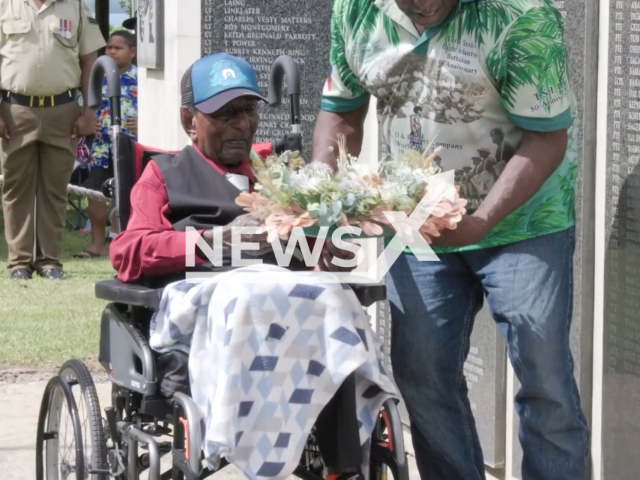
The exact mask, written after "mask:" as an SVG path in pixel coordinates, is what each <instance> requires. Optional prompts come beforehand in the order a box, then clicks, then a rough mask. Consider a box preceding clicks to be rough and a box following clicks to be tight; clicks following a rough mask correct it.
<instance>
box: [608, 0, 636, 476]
mask: <svg viewBox="0 0 640 480" xmlns="http://www.w3.org/2000/svg"><path fill="white" fill-rule="evenodd" d="M609 1H610V4H609V8H610V18H609V26H610V28H609V32H607V34H608V36H609V51H610V55H609V79H608V85H609V88H608V92H607V116H608V122H607V123H608V129H607V157H608V158H607V197H606V236H607V251H606V256H605V312H604V369H603V398H602V409H603V411H602V455H603V458H602V474H603V480H637V479H638V478H639V477H640V473H639V472H640V459H639V453H640V446H639V445H640V1H633V0H609Z"/></svg>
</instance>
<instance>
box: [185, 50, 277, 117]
mask: <svg viewBox="0 0 640 480" xmlns="http://www.w3.org/2000/svg"><path fill="white" fill-rule="evenodd" d="M181 89H182V105H183V106H190V107H191V106H192V107H195V108H197V109H198V110H200V111H201V112H202V113H206V114H210V113H214V112H216V111H218V110H220V109H221V108H222V107H224V106H225V105H226V104H227V103H229V102H230V101H232V100H235V99H236V98H238V97H245V96H249V97H254V98H257V99H259V100H262V101H265V102H266V101H267V100H266V99H265V98H264V97H263V96H262V92H260V87H259V86H258V78H257V77H256V72H255V71H254V70H253V67H252V66H251V65H249V63H248V62H246V61H245V60H243V59H242V58H239V57H234V56H233V55H228V54H226V53H215V54H213V55H208V56H206V57H202V58H200V59H199V60H196V61H195V63H194V64H193V65H191V67H189V69H188V70H187V71H186V73H185V74H184V77H182V88H181Z"/></svg>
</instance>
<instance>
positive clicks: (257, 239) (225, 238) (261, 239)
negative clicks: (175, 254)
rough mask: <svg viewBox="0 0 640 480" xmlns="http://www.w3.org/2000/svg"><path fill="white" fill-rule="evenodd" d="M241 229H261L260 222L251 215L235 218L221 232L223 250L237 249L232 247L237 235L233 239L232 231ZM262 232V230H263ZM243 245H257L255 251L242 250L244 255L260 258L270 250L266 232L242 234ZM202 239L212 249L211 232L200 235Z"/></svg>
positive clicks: (212, 238)
mask: <svg viewBox="0 0 640 480" xmlns="http://www.w3.org/2000/svg"><path fill="white" fill-rule="evenodd" d="M242 227H256V228H257V227H262V222H261V221H260V219H258V218H256V217H254V216H253V215H251V214H246V215H241V216H239V217H236V218H235V219H234V220H233V221H232V222H231V223H229V224H228V225H225V226H224V227H223V230H222V244H223V248H225V249H232V248H234V247H235V248H238V245H234V241H237V238H238V235H236V237H235V238H234V235H233V230H234V228H242ZM263 230H264V229H263ZM240 236H241V238H242V242H243V243H257V244H258V249H257V250H243V252H244V254H245V255H251V256H256V257H258V256H261V255H264V254H266V253H268V252H270V251H271V250H272V248H271V243H269V241H268V240H267V236H268V233H267V232H266V231H261V232H259V233H254V234H250V233H242V234H241V235H240ZM202 237H203V238H204V239H205V240H206V242H207V243H208V244H209V245H211V246H212V248H214V247H215V246H214V245H213V243H214V236H213V231H212V230H205V232H204V233H203V234H202Z"/></svg>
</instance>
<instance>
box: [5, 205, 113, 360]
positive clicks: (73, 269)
mask: <svg viewBox="0 0 640 480" xmlns="http://www.w3.org/2000/svg"><path fill="white" fill-rule="evenodd" d="M69 215H70V217H71V219H72V221H76V218H77V215H76V213H75V211H73V210H70V211H69ZM89 239H90V237H89V236H88V235H85V234H82V233H79V232H77V231H71V230H70V229H67V231H66V233H65V240H64V271H65V275H66V276H67V280H66V281H63V282H54V281H47V280H43V279H42V278H40V277H38V276H37V275H36V276H34V278H33V280H30V281H18V282H16V281H11V280H9V271H8V269H7V263H6V261H7V245H6V241H5V236H4V219H3V217H2V214H1V213H0V298H1V299H2V300H1V301H0V345H2V348H0V369H3V368H16V367H19V368H23V367H26V368H37V369H49V368H57V367H59V366H60V365H61V364H62V363H63V362H64V361H65V360H67V359H70V358H78V359H81V360H84V361H86V362H87V364H88V366H89V368H91V369H92V370H98V371H101V369H102V367H100V366H99V364H98V363H97V356H98V338H99V327H100V316H101V313H102V310H103V308H104V306H105V302H104V301H103V300H98V299H96V298H95V297H94V284H95V282H97V281H100V280H105V279H108V278H110V277H112V276H113V275H114V271H113V269H112V267H111V264H110V262H109V260H108V259H107V258H101V259H74V258H72V257H73V254H75V253H77V252H80V251H82V250H84V249H85V248H86V247H87V246H88V244H89Z"/></svg>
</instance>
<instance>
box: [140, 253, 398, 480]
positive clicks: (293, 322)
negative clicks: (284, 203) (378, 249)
mask: <svg viewBox="0 0 640 480" xmlns="http://www.w3.org/2000/svg"><path fill="white" fill-rule="evenodd" d="M273 273H278V275H279V277H278V282H277V283H276V282H274V281H268V279H269V278H270V276H271V275H272V274H273ZM283 274H285V275H286V276H285V277H282V275H283ZM325 275H331V274H330V273H318V274H317V276H314V277H313V279H312V280H311V279H310V278H309V277H305V278H301V277H299V276H297V275H296V274H295V273H294V272H288V271H287V270H285V269H283V268H280V267H276V266H271V265H257V266H252V267H244V268H240V269H237V270H235V271H231V272H228V273H225V274H222V275H221V276H218V277H216V278H215V280H205V281H200V282H198V281H189V280H187V281H181V282H177V283H173V284H171V285H169V286H168V287H167V288H166V289H165V291H164V293H163V298H162V302H161V306H160V310H159V312H158V314H157V315H156V317H155V319H154V321H152V325H151V339H150V343H151V347H152V348H154V349H155V350H157V351H159V352H165V351H168V350H171V349H180V350H182V351H184V352H188V353H189V376H190V382H191V392H192V397H193V400H194V401H195V403H196V404H197V405H198V407H199V409H200V411H201V412H202V414H203V416H204V419H205V420H204V429H205V431H204V432H203V439H204V441H203V448H204V453H205V458H207V461H208V464H209V466H210V467H211V468H217V467H218V465H219V462H220V459H221V457H226V459H227V460H228V461H229V462H230V463H233V464H234V465H236V466H237V467H238V468H239V469H241V470H242V471H243V472H244V473H245V474H246V475H247V477H249V478H251V479H258V478H274V479H285V478H287V477H288V476H290V475H291V474H292V472H293V471H294V470H295V468H296V467H297V465H298V462H299V459H300V457H301V455H302V453H303V449H304V446H305V443H306V441H307V438H308V436H309V433H310V432H311V428H312V427H313V425H314V424H315V422H316V418H317V416H318V414H319V413H320V412H321V411H322V409H323V407H324V406H325V405H326V404H327V403H328V402H329V400H330V399H331V398H332V397H333V395H334V394H335V392H336V391H337V390H338V388H339V386H340V385H341V384H342V382H343V381H344V379H345V378H346V377H347V376H348V375H350V374H351V373H353V372H355V377H356V394H357V415H358V420H359V425H360V432H359V433H360V439H361V444H362V445H363V451H365V456H364V458H365V459H366V458H368V454H366V450H367V445H368V440H369V439H370V436H371V433H372V430H373V427H374V423H375V420H376V418H377V414H378V411H379V410H380V408H381V406H382V403H383V402H384V401H385V400H387V399H388V398H390V397H392V396H396V390H395V386H394V384H393V383H392V381H391V380H390V379H389V377H388V376H387V374H386V373H385V370H384V368H383V366H382V362H381V358H380V343H379V340H378V338H377V337H376V335H375V333H374V332H373V330H372V329H371V327H370V324H369V318H368V315H367V314H366V312H365V311H364V309H363V308H362V306H361V305H360V303H359V301H358V299H357V297H356V296H355V294H354V293H353V291H352V290H351V289H350V288H349V287H348V286H346V285H341V284H339V283H335V279H334V280H333V281H332V282H327V283H324V282H323V281H322V280H323V278H327V277H323V276H325ZM282 280H284V281H282ZM366 470H368V469H366Z"/></svg>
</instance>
